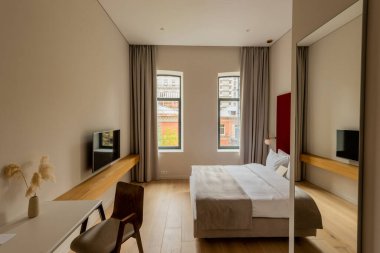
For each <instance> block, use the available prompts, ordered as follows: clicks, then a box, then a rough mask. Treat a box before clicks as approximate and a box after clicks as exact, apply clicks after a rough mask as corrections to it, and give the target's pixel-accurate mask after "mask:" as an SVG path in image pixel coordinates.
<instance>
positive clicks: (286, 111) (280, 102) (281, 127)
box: [276, 93, 291, 154]
mask: <svg viewBox="0 0 380 253" xmlns="http://www.w3.org/2000/svg"><path fill="white" fill-rule="evenodd" d="M290 95H291V93H286V94H283V95H280V96H277V121H276V135H277V136H276V138H277V139H276V149H277V150H279V149H281V150H283V151H285V152H286V153H288V154H290V99H291V98H290V97H291V96H290Z"/></svg>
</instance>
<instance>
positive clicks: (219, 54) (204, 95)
mask: <svg viewBox="0 0 380 253" xmlns="http://www.w3.org/2000/svg"><path fill="white" fill-rule="evenodd" d="M157 69H158V70H174V71H181V72H183V83H184V84H183V94H184V98H183V99H184V100H183V122H184V131H183V132H184V136H183V137H184V142H183V143H184V151H183V152H176V153H164V152H160V153H159V158H158V159H159V169H158V175H159V178H187V177H188V176H189V175H190V173H191V165H196V164H198V165H199V164H240V155H239V153H237V152H234V153H226V152H217V137H218V135H217V130H218V127H217V124H218V121H217V119H218V109H217V108H218V107H217V95H218V90H217V88H218V87H217V84H218V82H217V78H218V73H220V72H236V71H240V48H238V47H185V46H159V47H158V51H157ZM161 171H167V174H162V173H160V172H161Z"/></svg>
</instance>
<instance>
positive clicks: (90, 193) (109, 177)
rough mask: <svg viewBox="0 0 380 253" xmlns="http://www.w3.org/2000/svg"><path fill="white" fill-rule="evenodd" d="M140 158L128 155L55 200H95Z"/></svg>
mask: <svg viewBox="0 0 380 253" xmlns="http://www.w3.org/2000/svg"><path fill="white" fill-rule="evenodd" d="M139 160H140V157H139V155H128V156H126V157H124V158H122V159H120V160H119V161H117V162H116V163H114V164H112V165H111V166H109V167H108V168H106V169H104V170H103V171H101V172H99V173H98V174H96V175H94V176H93V177H90V178H89V179H87V180H85V181H83V182H82V183H80V184H79V185H77V186H75V187H74V188H72V189H71V190H69V191H67V192H65V193H64V194H62V195H61V196H59V197H58V198H56V199H55V200H95V199H98V198H99V197H100V196H102V194H103V193H105V192H106V191H107V190H108V188H110V187H111V186H113V185H115V184H116V183H117V182H118V181H119V179H120V178H121V177H122V176H123V175H124V174H125V173H127V172H128V171H130V170H131V169H132V168H133V167H134V166H135V165H136V164H137V163H138V162H139Z"/></svg>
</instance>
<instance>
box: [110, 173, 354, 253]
mask: <svg viewBox="0 0 380 253" xmlns="http://www.w3.org/2000/svg"><path fill="white" fill-rule="evenodd" d="M301 187H302V188H303V189H304V190H306V191H307V192H309V193H310V194H311V195H312V196H313V198H315V199H316V202H317V204H318V206H319V207H320V209H321V211H322V212H323V213H324V212H325V211H326V212H331V215H327V216H326V218H325V217H323V220H324V225H325V227H326V231H321V232H319V233H318V236H317V237H313V238H302V239H297V240H296V244H295V247H296V252H297V253H301V252H302V253H320V252H324V253H330V252H331V253H336V252H352V251H350V250H348V249H349V246H352V245H349V244H348V243H347V244H346V243H342V242H340V241H339V238H340V237H338V235H337V234H336V233H335V232H334V229H332V228H333V227H335V226H338V227H341V228H339V230H338V231H337V232H338V233H341V232H342V231H345V230H346V228H345V227H344V226H345V225H344V224H345V223H346V224H349V226H350V227H349V229H351V226H353V223H352V222H349V221H350V220H351V219H354V217H353V215H352V211H353V210H352V207H351V206H349V205H347V206H346V205H340V204H339V205H336V204H335V201H334V202H333V201H332V200H334V198H333V196H332V195H331V194H329V193H327V192H324V191H321V190H319V189H317V188H315V187H313V186H312V185H309V184H303V185H301ZM144 188H145V199H144V222H143V226H142V228H141V237H142V241H143V247H144V252H146V253H159V252H161V253H201V252H202V253H211V252H213V253H214V252H218V253H219V252H220V253H227V252H238V253H248V252H254V253H287V252H288V238H267V239H265V238H264V239H263V238H247V239H194V237H193V220H192V210H191V206H190V196H189V183H188V181H187V180H186V181H185V180H163V181H154V182H151V183H147V184H144ZM106 212H107V215H109V214H110V213H111V212H112V210H111V208H109V209H108V210H107V211H106ZM342 213H343V214H344V215H343V216H342V215H340V214H342ZM335 214H338V215H337V217H335ZM330 218H331V219H330ZM342 218H343V219H342ZM341 223H342V225H340V224H341ZM330 228H331V230H330ZM342 237H344V238H350V239H352V233H351V232H350V233H342ZM344 241H346V240H345V239H344ZM350 244H352V243H350ZM340 247H342V248H341V249H340ZM345 250H346V251H345ZM122 252H125V253H137V252H138V250H137V245H136V242H135V240H134V239H130V240H128V241H127V242H125V243H124V244H123V246H122Z"/></svg>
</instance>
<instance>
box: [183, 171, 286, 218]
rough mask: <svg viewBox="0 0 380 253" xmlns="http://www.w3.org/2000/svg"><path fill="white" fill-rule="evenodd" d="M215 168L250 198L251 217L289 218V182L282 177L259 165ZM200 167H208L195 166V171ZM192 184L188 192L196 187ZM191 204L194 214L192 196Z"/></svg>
mask: <svg viewBox="0 0 380 253" xmlns="http://www.w3.org/2000/svg"><path fill="white" fill-rule="evenodd" d="M217 166H218V167H220V168H223V169H224V170H225V171H227V172H228V173H229V174H230V175H231V176H232V177H233V178H234V179H235V180H236V182H237V183H238V184H239V185H240V187H241V188H242V189H243V190H244V192H245V193H246V194H247V195H248V196H249V197H250V198H251V200H252V217H264V218H289V181H288V180H286V179H285V178H284V177H281V176H279V175H277V174H276V173H275V172H274V171H273V170H272V169H270V168H267V167H265V166H263V165H261V164H245V165H225V166H221V165H217ZM201 167H204V169H207V167H208V166H197V169H202V168H201ZM192 183H193V182H192V180H190V191H191V188H194V187H196V186H195V185H192ZM191 192H192V191H191ZM191 202H192V203H194V204H193V205H192V207H193V212H194V211H195V210H194V209H195V199H194V196H191ZM194 216H195V218H196V214H194Z"/></svg>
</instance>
